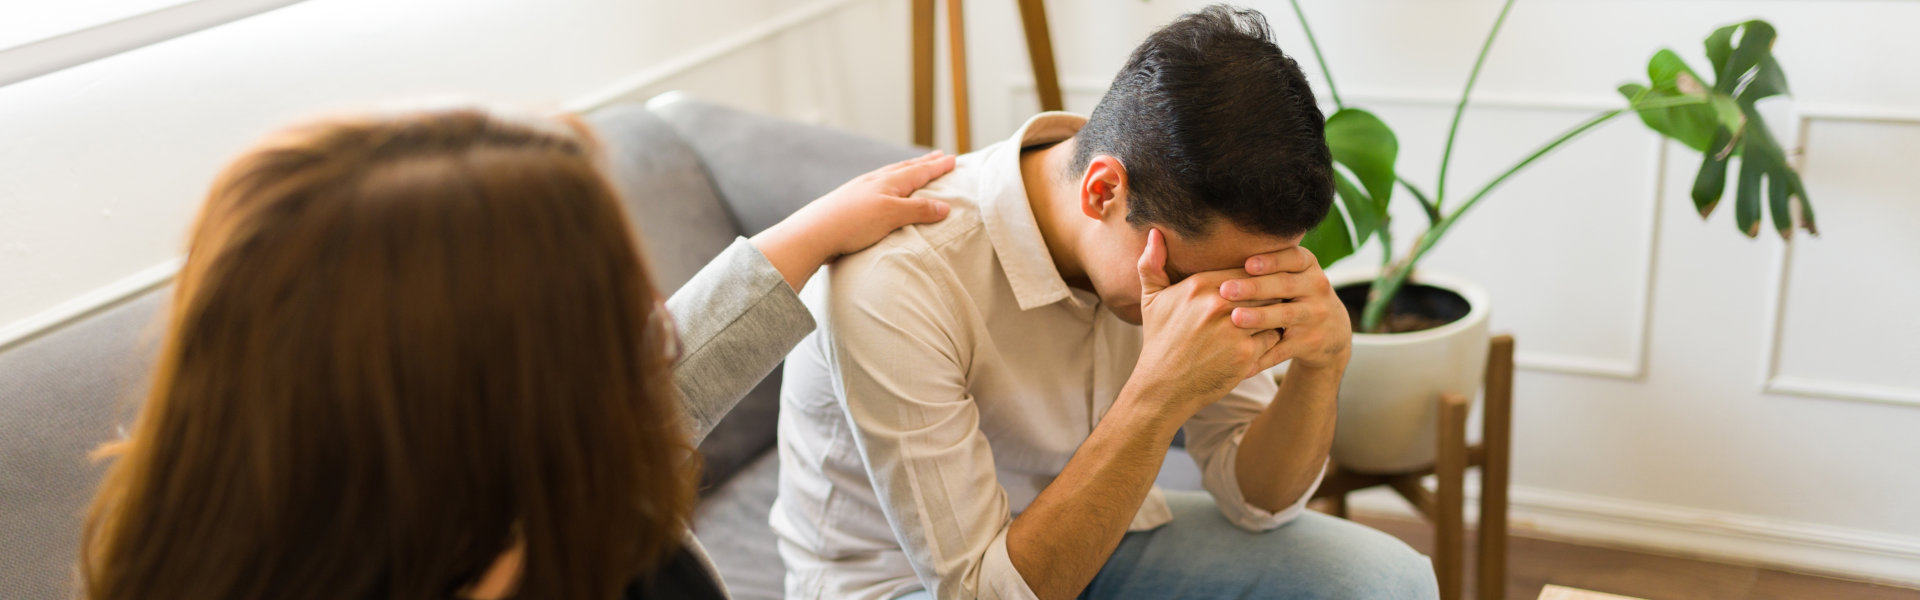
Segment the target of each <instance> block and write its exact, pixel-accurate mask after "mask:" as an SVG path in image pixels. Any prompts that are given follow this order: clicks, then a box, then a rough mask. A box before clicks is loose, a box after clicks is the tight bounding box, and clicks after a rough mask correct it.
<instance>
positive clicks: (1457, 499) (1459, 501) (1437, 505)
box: [1433, 394, 1470, 600]
mask: <svg viewBox="0 0 1920 600" xmlns="http://www.w3.org/2000/svg"><path fill="white" fill-rule="evenodd" d="M1469 406H1470V405H1469V404H1468V403H1467V398H1466V397H1464V396H1461V395H1459V394H1442V395H1441V396H1440V406H1439V409H1440V410H1439V412H1440V414H1439V419H1438V421H1439V429H1440V431H1439V434H1438V435H1436V436H1434V438H1435V441H1436V442H1437V444H1438V446H1439V448H1438V451H1439V452H1438V455H1437V457H1436V460H1435V461H1434V466H1433V470H1434V475H1435V476H1436V477H1437V478H1438V479H1439V480H1440V481H1439V486H1438V489H1436V490H1435V493H1434V507H1433V508H1434V510H1433V530H1434V534H1433V545H1434V552H1433V570H1434V577H1435V579H1438V580H1439V582H1440V600H1460V595H1461V589H1460V584H1461V583H1462V582H1463V580H1464V579H1465V577H1464V576H1465V575H1466V573H1465V566H1466V565H1465V564H1464V561H1465V559H1466V548H1465V543H1466V525H1465V523H1464V520H1465V515H1463V514H1462V513H1463V512H1464V510H1463V509H1464V508H1466V477H1467V409H1468V408H1469Z"/></svg>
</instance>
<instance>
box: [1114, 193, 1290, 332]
mask: <svg viewBox="0 0 1920 600" xmlns="http://www.w3.org/2000/svg"><path fill="white" fill-rule="evenodd" d="M1115 212H1117V213H1118V214H1120V215H1125V214H1126V211H1125V210H1124V209H1123V210H1120V211H1115ZM1159 229H1160V233H1161V234H1163V235H1165V236H1166V239H1167V266H1166V270H1167V278H1168V281H1170V282H1172V283H1179V282H1180V280H1182V279H1185V278H1186V277H1187V276H1188V275H1192V274H1194V273H1201V272H1206V271H1220V270H1226V269H1240V268H1242V267H1244V266H1245V265H1246V262H1247V258H1248V257H1251V256H1253V255H1256V254H1266V253H1270V252H1278V251H1281V250H1285V249H1288V248H1292V247H1294V246H1298V245H1300V239H1301V238H1302V237H1304V236H1293V237H1276V236H1270V235H1263V234H1257V233H1251V232H1248V231H1246V230H1244V229H1241V228H1240V227H1238V226H1236V225H1234V224H1233V223H1230V222H1228V221H1227V220H1226V219H1219V218H1217V219H1214V220H1213V222H1212V223H1210V224H1209V225H1208V231H1206V232H1205V234H1204V235H1201V236H1197V237H1187V236H1182V235H1180V234H1179V233H1175V232H1174V231H1172V230H1170V229H1168V228H1166V227H1160V228H1159ZM1085 241H1086V242H1087V247H1086V248H1085V249H1084V250H1083V251H1082V253H1081V256H1082V257H1083V259H1084V260H1085V261H1086V262H1085V267H1086V270H1087V278H1088V279H1089V280H1090V281H1091V283H1092V284H1093V288H1094V292H1095V293H1097V294H1099V296H1100V301H1101V302H1102V303H1104V304H1106V305H1107V308H1108V309H1109V310H1112V311H1113V314H1114V315H1115V316H1118V317H1120V319H1121V320H1123V321H1126V322H1128V323H1132V324H1135V325H1139V324H1140V270H1139V263H1140V253H1141V252H1143V251H1145V250H1146V247H1147V228H1144V227H1142V228H1136V227H1134V226H1133V225H1132V224H1131V223H1128V222H1127V221H1126V219H1125V217H1124V216H1122V217H1120V218H1111V217H1110V218H1104V219H1101V221H1100V223H1099V225H1098V226H1096V227H1095V228H1094V230H1093V232H1092V234H1091V235H1089V236H1088V238H1087V239H1086V240H1085Z"/></svg>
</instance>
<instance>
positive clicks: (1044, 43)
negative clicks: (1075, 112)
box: [1020, 0, 1067, 111]
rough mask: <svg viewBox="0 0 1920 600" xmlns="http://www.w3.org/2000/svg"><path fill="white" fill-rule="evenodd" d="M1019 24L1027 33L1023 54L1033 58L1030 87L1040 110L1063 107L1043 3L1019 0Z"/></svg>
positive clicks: (1061, 108) (1035, 0)
mask: <svg viewBox="0 0 1920 600" xmlns="http://www.w3.org/2000/svg"><path fill="white" fill-rule="evenodd" d="M1020 24H1021V25H1022V26H1024V27H1025V29H1026V33H1027V58H1028V59H1029V60H1031V61H1032V62H1033V90H1034V92H1036V93H1038V94H1039V95H1040V110H1043V111H1047V110H1065V109H1066V106H1067V105H1066V103H1065V102H1064V101H1063V100H1062V99H1061V97H1060V73H1059V71H1057V70H1055V69H1054V66H1053V35H1052V34H1051V33H1048V31H1047V6H1046V5H1045V4H1042V3H1041V2H1040V0H1020Z"/></svg>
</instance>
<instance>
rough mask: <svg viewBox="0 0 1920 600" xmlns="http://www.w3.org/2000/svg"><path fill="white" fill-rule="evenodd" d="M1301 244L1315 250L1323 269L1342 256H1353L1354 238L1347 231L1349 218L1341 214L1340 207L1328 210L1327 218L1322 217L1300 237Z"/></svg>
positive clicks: (1314, 252)
mask: <svg viewBox="0 0 1920 600" xmlns="http://www.w3.org/2000/svg"><path fill="white" fill-rule="evenodd" d="M1300 245H1301V246H1305V247H1306V248H1307V250H1309V251H1311V252H1313V256H1314V258H1318V259H1319V260H1320V268H1322V269H1324V268H1327V267H1330V266H1333V263H1336V262H1339V261H1340V259H1342V258H1346V257H1349V256H1353V247H1354V245H1353V239H1352V237H1351V236H1350V235H1349V234H1348V233H1347V219H1346V217H1345V216H1343V215H1341V214H1340V207H1338V206H1335V207H1331V208H1330V209H1329V210H1327V218H1325V219H1321V220H1320V224H1319V225H1317V226H1315V227H1314V228H1313V230H1312V231H1308V232H1307V235H1306V237H1304V238H1301V239H1300Z"/></svg>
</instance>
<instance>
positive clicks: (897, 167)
mask: <svg viewBox="0 0 1920 600" xmlns="http://www.w3.org/2000/svg"><path fill="white" fill-rule="evenodd" d="M952 169H953V157H951V156H946V155H942V154H940V153H939V152H935V153H932V154H928V155H926V156H922V157H920V158H916V159H912V160H907V161H902V162H898V163H894V164H891V165H887V166H885V167H881V168H880V169H877V170H875V171H873V172H871V173H867V174H865V175H861V176H860V177H858V178H855V179H854V180H853V181H849V182H847V183H846V184H845V185H842V186H840V188H839V189H836V190H834V191H832V192H829V193H827V195H825V196H821V197H820V198H819V199H818V200H814V201H813V202H811V203H809V204H807V205H806V206H805V207H802V208H801V209H800V210H798V211H796V212H794V214H793V215H792V216H789V217H787V218H786V220H783V221H781V222H780V223H778V224H776V225H774V226H773V227H769V228H767V230H766V231H764V232H761V233H760V235H756V236H754V237H753V240H752V241H751V242H749V241H747V240H739V241H736V242H734V243H733V245H732V246H729V247H728V248H727V249H726V251H724V252H721V253H720V256H718V257H716V258H714V260H713V262H710V263H707V266H706V267H703V268H701V269H700V272H699V273H698V274H696V275H694V276H693V279H691V280H689V281H688V282H687V283H686V285H683V286H681V287H680V289H679V291H676V292H674V294H673V297H672V298H669V299H667V311H668V313H670V314H672V315H673V317H674V321H675V324H676V326H677V327H678V328H679V330H680V331H679V334H680V343H681V348H682V349H683V352H682V354H681V356H680V360H679V362H677V363H675V364H674V373H673V383H674V386H675V387H676V388H678V389H679V391H680V396H681V402H682V405H683V406H684V407H685V412H686V415H687V417H688V419H689V421H690V423H688V431H689V433H690V434H691V435H692V441H693V442H694V443H696V444H698V443H699V442H700V440H701V439H703V438H705V437H706V435H707V432H708V431H711V430H712V429H713V426H714V424H716V423H719V422H720V418H721V417H724V416H726V414H727V411H730V410H732V409H733V405H734V404H735V403H737V402H739V401H740V398H741V397H743V396H745V395H746V394H747V392H748V391H751V390H752V389H753V386H755V385H758V384H759V383H760V380H761V379H765V378H766V376H767V374H768V373H770V372H772V371H773V368H774V367H775V366H778V365H779V364H780V361H781V360H782V359H784V358H786V355H787V351H789V350H792V349H793V347H794V345H796V344H799V343H800V340H802V339H804V338H806V337H807V334H809V333H812V332H813V325H814V323H813V316H812V315H811V314H809V313H808V312H807V307H806V306H805V305H803V304H801V303H800V298H799V296H797V295H796V292H797V291H798V290H799V289H800V287H801V286H802V285H804V284H805V283H806V281H807V279H808V278H809V277H811V276H812V275H813V272H814V271H817V270H819V269H820V266H821V265H824V264H826V263H827V262H829V261H832V260H833V259H834V258H836V257H838V256H840V255H842V254H847V253H850V252H854V251H857V250H860V249H862V248H865V247H867V246H871V245H873V243H874V242H878V241H880V238H883V237H886V235H887V234H888V233H890V232H892V231H893V230H895V229H898V228H900V227H901V226H904V225H910V224H914V223H929V222H934V221H939V220H941V219H944V218H946V216H947V212H948V210H949V209H948V207H947V205H946V204H945V203H943V202H939V201H934V200H927V199H923V198H908V197H906V196H907V195H908V194H911V193H913V191H914V190H916V189H919V188H920V187H921V186H924V185H926V184H927V182H929V181H932V180H933V179H934V178H936V177H939V176H941V175H944V174H946V172H947V171H950V170H952Z"/></svg>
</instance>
